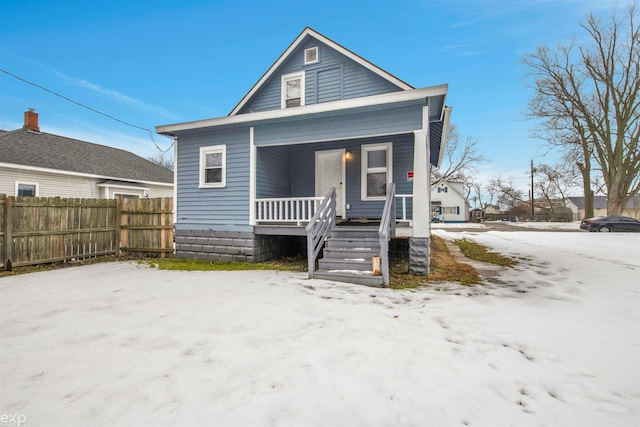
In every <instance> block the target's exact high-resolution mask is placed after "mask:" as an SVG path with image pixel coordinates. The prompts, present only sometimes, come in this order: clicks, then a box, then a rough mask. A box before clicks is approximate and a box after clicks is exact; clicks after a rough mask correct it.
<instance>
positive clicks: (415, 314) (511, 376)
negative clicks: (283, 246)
mask: <svg viewBox="0 0 640 427" xmlns="http://www.w3.org/2000/svg"><path fill="white" fill-rule="evenodd" d="M435 232H436V233H438V234H439V235H441V236H443V237H445V238H460V237H466V238H467V239H471V240H475V241H478V242H479V243H482V244H484V245H487V246H489V247H490V248H492V249H493V250H496V251H499V252H502V253H505V254H508V255H512V256H518V257H522V258H525V259H524V260H522V261H521V263H520V264H519V265H518V266H517V267H516V268H514V269H506V270H505V271H504V272H502V273H501V274H499V275H498V276H497V278H496V279H495V280H494V281H492V282H490V283H486V284H484V285H481V286H475V287H471V288H463V287H460V286H457V285H453V284H443V285H442V286H437V287H436V286H434V287H430V288H424V289H420V290H414V291H393V290H389V289H375V288H367V287H363V286H357V285H347V284H336V283H331V282H327V281H320V280H306V279H305V275H304V274H300V273H286V272H285V273H283V272H269V271H267V272H265V271H255V272H247V271H238V272H171V271H169V272H167V271H158V270H155V269H152V268H147V267H142V266H140V265H137V264H135V263H130V262H121V263H105V264H96V265H87V266H82V267H74V268H68V269H62V270H55V271H49V272H41V273H33V274H28V275H20V276H11V277H7V278H3V279H0V325H1V326H0V348H1V352H0V374H1V375H0V415H2V416H5V415H7V416H8V417H11V416H14V415H19V416H20V417H24V418H20V420H26V423H24V425H25V426H62V425H73V426H76V425H77V426H80V425H83V426H88V425H91V426H100V425H103V426H125V425H135V426H142V425H150V426H151V425H152V426H160V425H172V426H175V425H185V426H192V425H214V426H233V425H246V426H265V425H276V426H279V425H292V426H305V425H309V426H404V425H407V426H409V425H416V426H455V425H471V426H502V425H504V426H506V425H515V426H529V425H535V426H588V425H591V426H603V425H610V426H637V425H640V234H616V233H608V234H599V233H575V232H558V231H555V232H530V231H529V232H526V231H525V232H493V231H490V232H484V233H481V232H465V233H455V232H453V231H447V230H438V231H435ZM17 419H18V417H16V418H14V420H17ZM3 425H5V424H3ZM6 425H17V423H15V422H14V423H13V424H8V423H6Z"/></svg>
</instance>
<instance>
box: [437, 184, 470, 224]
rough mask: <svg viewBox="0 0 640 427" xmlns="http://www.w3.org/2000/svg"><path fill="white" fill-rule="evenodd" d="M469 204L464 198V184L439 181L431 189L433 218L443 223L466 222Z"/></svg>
mask: <svg viewBox="0 0 640 427" xmlns="http://www.w3.org/2000/svg"><path fill="white" fill-rule="evenodd" d="M468 214H469V203H468V202H467V200H466V199H465V198H464V184H463V183H462V182H459V181H444V180H442V181H438V182H436V183H435V184H434V185H433V186H432V187H431V218H432V219H436V220H439V221H442V222H466V221H467V220H468V219H469V218H468Z"/></svg>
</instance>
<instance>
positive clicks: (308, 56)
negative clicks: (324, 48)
mask: <svg viewBox="0 0 640 427" xmlns="http://www.w3.org/2000/svg"><path fill="white" fill-rule="evenodd" d="M317 62H318V48H317V47H311V48H309V49H305V50H304V65H309V64H315V63H317Z"/></svg>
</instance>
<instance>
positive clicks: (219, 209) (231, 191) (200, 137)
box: [176, 129, 249, 229]
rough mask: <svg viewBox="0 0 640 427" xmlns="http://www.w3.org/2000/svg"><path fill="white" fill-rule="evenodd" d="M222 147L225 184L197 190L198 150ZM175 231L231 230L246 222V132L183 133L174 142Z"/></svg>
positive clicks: (247, 173)
mask: <svg viewBox="0 0 640 427" xmlns="http://www.w3.org/2000/svg"><path fill="white" fill-rule="evenodd" d="M221 144H225V145H226V147H227V159H226V165H227V171H226V172H227V185H226V187H225V188H198V185H199V167H200V164H199V163H200V147H204V146H210V145H221ZM176 167H177V168H178V169H177V170H178V177H177V193H178V200H177V203H178V215H177V218H176V228H178V229H201V228H202V227H205V226H206V227H207V228H212V229H218V228H217V226H224V227H227V228H226V229H233V226H235V225H246V224H248V223H249V130H248V129H242V130H234V131H227V132H222V131H212V130H208V131H207V132H206V133H204V132H186V133H185V134H183V135H180V138H179V140H178V161H177V164H176Z"/></svg>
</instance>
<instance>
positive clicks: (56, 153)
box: [0, 128, 173, 183]
mask: <svg viewBox="0 0 640 427" xmlns="http://www.w3.org/2000/svg"><path fill="white" fill-rule="evenodd" d="M0 163H12V164H16V165H24V166H33V167H39V168H45V169H55V170H60V171H70V172H77V173H83V174H89V175H96V176H101V177H105V178H116V179H120V180H125V181H147V182H162V183H173V171H171V170H169V169H167V168H164V167H162V166H159V165H157V164H155V163H153V162H151V161H149V160H147V159H143V158H142V157H140V156H137V155H135V154H133V153H130V152H128V151H125V150H121V149H118V148H113V147H107V146H104V145H99V144H93V143H91V142H86V141H80V140H77V139H72V138H67V137H64V136H58V135H53V134H50V133H45V132H34V131H31V130H28V129H25V128H22V129H17V130H14V131H10V132H4V133H0Z"/></svg>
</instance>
